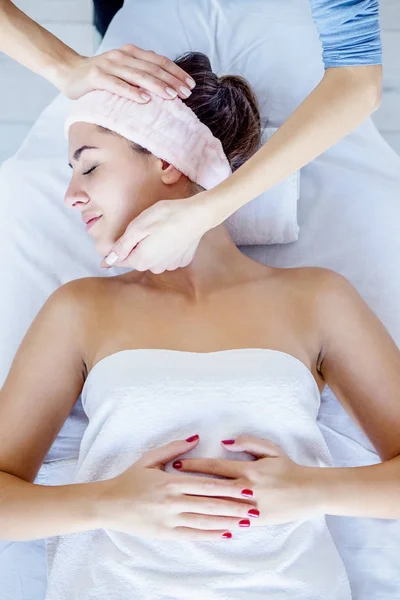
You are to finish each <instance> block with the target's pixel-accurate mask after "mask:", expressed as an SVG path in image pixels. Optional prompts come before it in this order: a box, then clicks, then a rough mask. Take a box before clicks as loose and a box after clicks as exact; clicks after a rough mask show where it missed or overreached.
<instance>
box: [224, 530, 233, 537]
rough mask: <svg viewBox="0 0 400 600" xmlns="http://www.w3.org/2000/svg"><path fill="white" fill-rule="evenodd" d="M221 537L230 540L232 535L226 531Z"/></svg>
mask: <svg viewBox="0 0 400 600" xmlns="http://www.w3.org/2000/svg"><path fill="white" fill-rule="evenodd" d="M222 537H224V538H231V537H232V534H231V533H230V532H229V531H227V532H226V533H223V534H222Z"/></svg>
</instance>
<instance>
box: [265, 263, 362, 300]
mask: <svg viewBox="0 0 400 600" xmlns="http://www.w3.org/2000/svg"><path fill="white" fill-rule="evenodd" d="M276 276H277V277H278V278H280V279H281V280H282V282H283V283H284V284H285V285H288V286H291V287H293V288H294V289H297V290H298V291H299V292H303V293H310V294H313V295H315V294H318V295H321V294H322V295H326V294H327V295H331V294H337V293H346V290H347V292H350V291H351V290H354V287H353V285H352V284H351V283H350V282H349V281H348V279H346V278H345V277H343V275H340V273H337V272H336V271H332V270H331V269H325V268H322V267H295V268H291V269H277V273H276Z"/></svg>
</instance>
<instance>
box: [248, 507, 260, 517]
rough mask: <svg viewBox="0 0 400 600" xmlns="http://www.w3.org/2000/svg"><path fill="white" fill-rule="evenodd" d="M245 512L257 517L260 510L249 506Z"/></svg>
mask: <svg viewBox="0 0 400 600" xmlns="http://www.w3.org/2000/svg"><path fill="white" fill-rule="evenodd" d="M247 514H248V515H249V516H250V517H259V516H260V511H259V510H257V509H256V508H251V509H250V510H249V512H248V513H247Z"/></svg>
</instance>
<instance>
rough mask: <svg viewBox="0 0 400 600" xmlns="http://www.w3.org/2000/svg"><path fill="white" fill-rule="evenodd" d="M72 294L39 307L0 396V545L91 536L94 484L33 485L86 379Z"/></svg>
mask: <svg viewBox="0 0 400 600" xmlns="http://www.w3.org/2000/svg"><path fill="white" fill-rule="evenodd" d="M76 288H77V285H76V284H75V283H74V284H68V285H67V286H64V287H63V288H60V289H59V290H58V291H57V292H55V294H53V296H51V297H50V299H49V300H48V301H47V302H46V304H45V306H44V307H43V308H42V310H41V311H40V313H39V314H38V316H37V317H36V319H35V321H34V322H33V324H32V326H31V327H30V329H29V331H28V332H27V334H26V336H25V338H24V340H23V342H22V344H21V346H20V348H19V350H18V352H17V355H16V357H15V359H14V362H13V364H12V367H11V370H10V373H9V375H8V378H7V380H6V382H5V384H4V386H3V388H2V389H1V391H0V539H8V540H31V539H40V538H43V537H48V536H53V535H61V534H67V533H73V532H79V531H84V530H88V529H92V528H95V524H94V521H95V511H96V510H97V508H98V506H97V502H96V501H95V500H96V498H97V496H98V494H99V493H100V491H101V490H102V484H101V483H90V484H79V485H78V484H77V485H67V486H60V487H58V486H56V487H51V486H50V487H45V486H40V485H35V484H33V483H32V482H33V481H34V480H35V477H36V475H37V472H38V470H39V468H40V466H41V464H42V463H43V460H44V458H45V456H46V454H47V452H48V450H49V448H50V446H51V445H52V443H53V441H54V440H55V438H56V436H57V434H58V432H59V430H60V429H61V427H62V425H63V423H64V421H65V420H66V419H67V417H68V415H69V413H70V411H71V409H72V407H73V405H74V404H75V402H76V400H77V398H78V396H79V394H80V392H81V389H82V386H83V382H84V378H85V364H84V360H83V356H84V343H83V336H84V322H83V318H82V317H81V309H80V305H81V304H82V299H81V298H79V296H78V295H77V292H76Z"/></svg>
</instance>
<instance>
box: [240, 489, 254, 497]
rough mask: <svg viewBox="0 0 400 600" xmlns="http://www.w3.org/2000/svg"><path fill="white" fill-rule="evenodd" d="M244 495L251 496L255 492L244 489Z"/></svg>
mask: <svg viewBox="0 0 400 600" xmlns="http://www.w3.org/2000/svg"><path fill="white" fill-rule="evenodd" d="M242 496H247V497H251V496H253V492H252V491H251V490H248V489H245V490H242Z"/></svg>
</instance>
